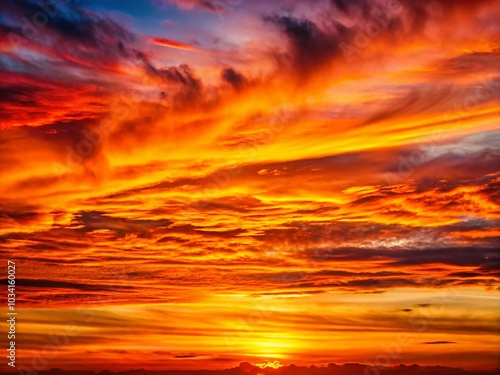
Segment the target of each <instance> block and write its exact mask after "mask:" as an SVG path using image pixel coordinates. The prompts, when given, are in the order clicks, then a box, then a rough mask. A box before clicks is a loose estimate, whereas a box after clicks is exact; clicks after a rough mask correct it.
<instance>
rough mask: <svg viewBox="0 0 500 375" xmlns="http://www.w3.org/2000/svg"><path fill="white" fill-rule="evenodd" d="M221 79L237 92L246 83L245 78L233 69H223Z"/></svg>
mask: <svg viewBox="0 0 500 375" xmlns="http://www.w3.org/2000/svg"><path fill="white" fill-rule="evenodd" d="M221 77H222V79H223V80H224V82H226V83H229V84H230V85H231V86H232V87H234V88H235V89H237V90H239V89H241V88H242V87H243V85H244V84H245V83H246V79H245V76H244V75H243V74H241V73H239V72H237V71H236V70H234V69H233V68H225V69H223V70H222V72H221Z"/></svg>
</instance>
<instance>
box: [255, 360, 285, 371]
mask: <svg viewBox="0 0 500 375" xmlns="http://www.w3.org/2000/svg"><path fill="white" fill-rule="evenodd" d="M253 365H254V366H257V367H260V368H274V369H277V368H280V367H283V366H284V365H282V364H281V363H280V361H273V362H271V361H266V362H262V363H255V364H253Z"/></svg>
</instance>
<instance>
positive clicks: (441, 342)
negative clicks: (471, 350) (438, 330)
mask: <svg viewBox="0 0 500 375" xmlns="http://www.w3.org/2000/svg"><path fill="white" fill-rule="evenodd" d="M421 344H425V345H441V344H456V342H455V341H426V342H422V343H421Z"/></svg>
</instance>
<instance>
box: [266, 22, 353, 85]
mask: <svg viewBox="0 0 500 375" xmlns="http://www.w3.org/2000/svg"><path fill="white" fill-rule="evenodd" d="M264 21H266V22H268V23H270V24H272V25H274V26H276V27H277V28H278V29H279V30H280V31H281V32H282V33H283V35H284V36H285V38H286V40H287V43H288V56H287V57H286V59H287V62H288V63H289V64H290V67H291V68H292V69H293V70H295V71H297V72H298V73H301V76H302V77H303V76H304V75H309V74H311V73H312V72H313V71H314V70H315V69H317V68H318V67H322V66H324V65H325V64H326V63H328V62H329V61H330V60H331V59H332V58H333V57H335V56H337V55H338V54H340V53H341V49H340V42H341V41H342V40H343V38H345V37H346V35H347V28H346V27H344V26H343V25H341V24H340V23H334V24H333V26H332V30H331V31H329V32H325V31H323V30H321V29H320V28H319V27H318V26H317V25H316V24H315V23H314V22H313V21H311V20H310V19H307V18H295V17H292V16H282V15H278V14H274V15H272V16H265V17H264ZM302 77H301V78H302Z"/></svg>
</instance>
